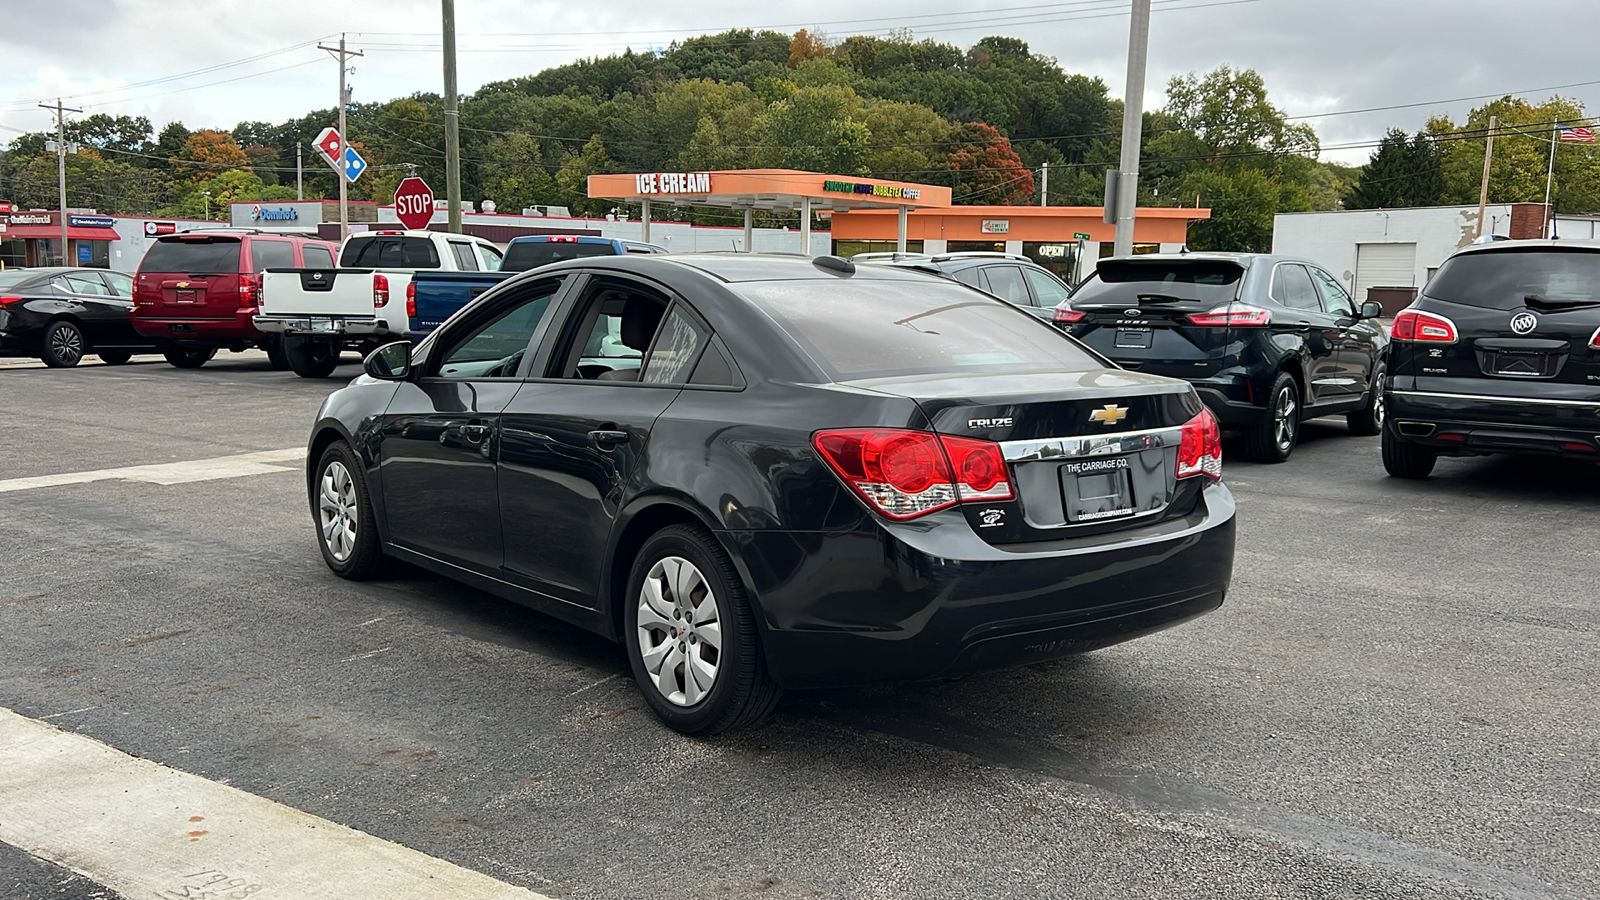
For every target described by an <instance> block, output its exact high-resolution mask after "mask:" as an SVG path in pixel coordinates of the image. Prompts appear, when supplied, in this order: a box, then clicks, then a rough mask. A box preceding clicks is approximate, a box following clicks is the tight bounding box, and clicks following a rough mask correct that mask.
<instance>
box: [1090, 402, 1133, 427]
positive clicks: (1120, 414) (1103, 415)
mask: <svg viewBox="0 0 1600 900" xmlns="http://www.w3.org/2000/svg"><path fill="white" fill-rule="evenodd" d="M1127 416H1128V410H1127V408H1126V407H1123V406H1118V405H1116V404H1115V403H1108V404H1106V406H1105V408H1104V409H1097V410H1095V411H1094V412H1092V413H1090V414H1089V421H1091V422H1099V423H1100V424H1101V425H1115V424H1117V423H1118V422H1121V421H1122V420H1123V419H1125V418H1127Z"/></svg>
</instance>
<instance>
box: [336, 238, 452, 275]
mask: <svg viewBox="0 0 1600 900" xmlns="http://www.w3.org/2000/svg"><path fill="white" fill-rule="evenodd" d="M339 265H341V266H345V267H349V268H357V269H384V268H392V269H437V268H439V251H438V250H437V249H435V248H434V246H433V241H431V240H429V239H427V238H424V237H404V236H401V235H375V236H373V237H356V238H351V239H350V242H349V243H347V244H345V247H344V254H343V255H342V256H340V258H339Z"/></svg>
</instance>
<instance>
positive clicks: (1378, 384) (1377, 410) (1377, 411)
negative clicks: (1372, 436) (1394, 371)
mask: <svg viewBox="0 0 1600 900" xmlns="http://www.w3.org/2000/svg"><path fill="white" fill-rule="evenodd" d="M1384 374H1385V372H1384V370H1383V369H1379V370H1378V377H1377V378H1375V379H1373V382H1372V385H1373V386H1372V389H1373V390H1374V391H1377V392H1378V395H1377V396H1376V397H1374V398H1373V400H1372V421H1373V422H1374V423H1376V424H1377V425H1378V427H1380V428H1382V427H1383V422H1384V418H1385V417H1386V416H1388V414H1389V406H1388V403H1387V402H1386V401H1385V400H1384V397H1383V376H1384Z"/></svg>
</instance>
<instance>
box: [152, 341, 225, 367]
mask: <svg viewBox="0 0 1600 900" xmlns="http://www.w3.org/2000/svg"><path fill="white" fill-rule="evenodd" d="M161 355H162V356H164V357H166V358H167V362H168V363H171V364H172V365H173V366H176V367H177V368H179V369H198V368H200V367H201V366H203V365H205V364H206V363H208V362H210V361H211V357H213V356H216V355H217V348H215V347H177V346H174V347H168V348H167V349H165V350H163V351H161Z"/></svg>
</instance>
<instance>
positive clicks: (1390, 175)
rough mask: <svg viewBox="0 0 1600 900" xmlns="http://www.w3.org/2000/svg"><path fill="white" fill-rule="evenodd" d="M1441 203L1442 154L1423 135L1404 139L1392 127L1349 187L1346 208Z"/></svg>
mask: <svg viewBox="0 0 1600 900" xmlns="http://www.w3.org/2000/svg"><path fill="white" fill-rule="evenodd" d="M1442 202H1444V167H1443V154H1442V152H1441V151H1440V149H1439V144H1438V142H1437V141H1435V140H1434V139H1433V138H1431V137H1430V136H1428V135H1427V134H1418V135H1417V136H1416V137H1415V138H1412V139H1408V138H1407V137H1406V134H1405V132H1403V131H1401V130H1400V129H1398V128H1392V129H1390V130H1389V133H1388V134H1387V135H1385V136H1384V138H1383V140H1382V141H1381V142H1380V143H1379V144H1378V148H1377V149H1376V150H1374V151H1373V152H1372V158H1371V159H1370V160H1368V161H1367V164H1366V166H1365V167H1363V168H1362V170H1361V176H1360V178H1358V179H1357V180H1356V182H1355V184H1354V185H1352V186H1351V188H1350V190H1349V191H1348V192H1347V193H1346V194H1345V195H1344V205H1345V207H1346V208H1347V209H1399V208H1404V207H1411V206H1437V205H1439V204H1440V203H1442Z"/></svg>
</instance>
